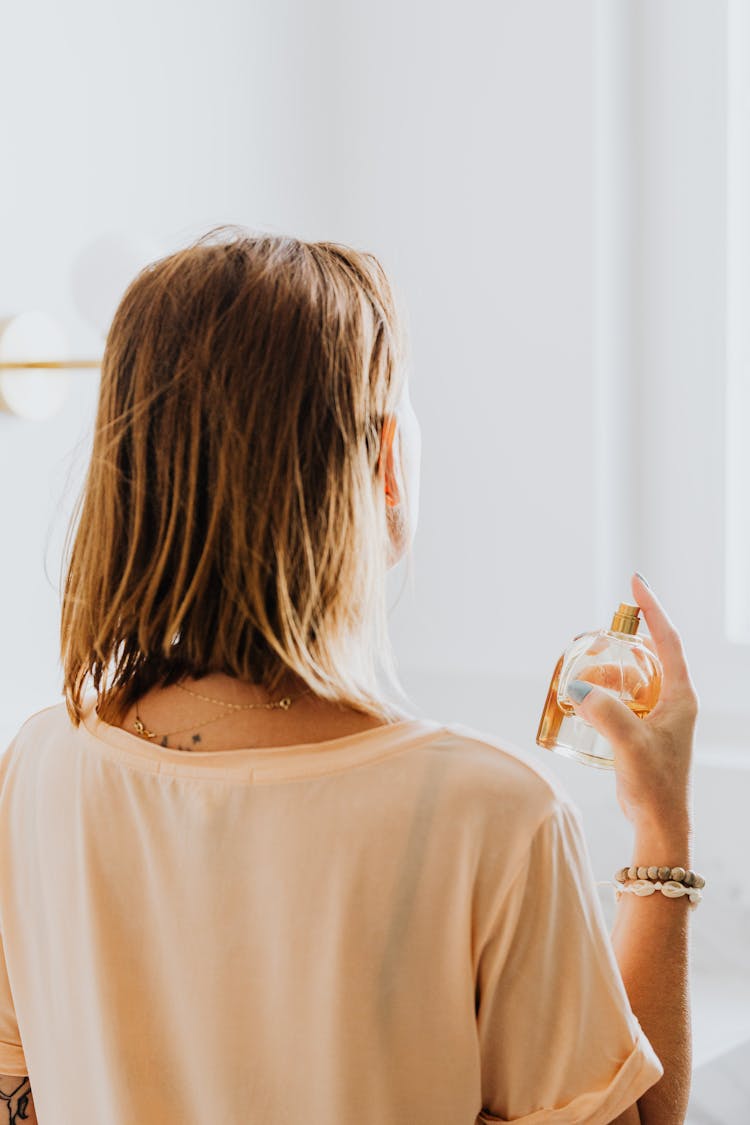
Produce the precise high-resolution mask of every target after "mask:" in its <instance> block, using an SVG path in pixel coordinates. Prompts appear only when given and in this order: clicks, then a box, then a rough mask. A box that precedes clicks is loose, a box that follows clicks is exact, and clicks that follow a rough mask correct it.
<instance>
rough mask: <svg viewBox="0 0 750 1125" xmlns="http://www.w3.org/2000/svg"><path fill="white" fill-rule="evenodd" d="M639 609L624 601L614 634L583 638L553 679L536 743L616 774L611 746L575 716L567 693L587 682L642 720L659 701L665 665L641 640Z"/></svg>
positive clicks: (569, 650)
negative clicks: (574, 685) (577, 683)
mask: <svg viewBox="0 0 750 1125" xmlns="http://www.w3.org/2000/svg"><path fill="white" fill-rule="evenodd" d="M639 613H640V609H639V607H638V606H636V605H628V604H627V603H626V602H621V603H620V606H619V608H618V610H617V612H616V613H615V615H614V616H613V618H612V625H611V627H610V628H609V629H597V630H595V631H593V632H589V633H580V634H579V635H578V636H577V637H574V638H573V641H572V643H571V645H570V647H569V648H567V649H566V650H565V652H564V653H563V654H562V656H561V657H560V659H559V660H558V662H557V664H556V666H555V670H554V672H553V674H552V681H551V683H550V686H549V691H548V692H547V699H546V701H545V704H544V710H543V711H542V718H541V721H540V723H539V730H538V731H537V734H536V741H537V743H538V745H539V746H542V747H544V749H545V750H556V751H557V752H558V753H559V754H565V755H566V757H569V758H575V759H576V761H579V762H583V763H584V764H585V765H587V766H598V767H599V768H600V769H610V770H611V769H614V768H615V755H614V751H613V749H612V746H611V744H610V743H609V742H608V741H607V740H606V739H605V738H603V737H602V736H601V735H600V734H599V732H598V731H597V730H596V729H595V728H594V727H592V726H591V724H590V723H587V722H586V720H585V719H583V718H581V716H580V715H576V713H575V711H574V710H573V704H572V702H571V700H570V697H569V696H568V694H567V688H568V684H569V683H570V681H571V680H584V681H586V682H588V683H591V684H595V685H596V686H597V687H600V688H603V689H604V690H605V691H608V692H609V693H610V694H611V695H614V696H616V697H617V698H618V699H621V700H622V701H623V703H626V704H627V706H628V707H629V708H630V709H631V711H632V712H633V714H634V715H637V716H638V718H640V719H643V718H645V716H646V715H648V713H649V712H650V711H652V710H653V708H654V707H655V706H656V703H657V701H658V699H659V692H660V691H661V680H662V666H661V662H660V660H659V658H658V657H657V656H656V654H655V653H653V652H652V651H651V649H650V648H648V647H647V646H646V645H645V644H644V643H643V640H642V638H641V637H639V636H638V625H639V624H640V619H639V616H638V615H639Z"/></svg>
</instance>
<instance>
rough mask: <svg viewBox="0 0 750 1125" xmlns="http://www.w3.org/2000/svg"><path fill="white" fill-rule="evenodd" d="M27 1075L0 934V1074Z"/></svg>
mask: <svg viewBox="0 0 750 1125" xmlns="http://www.w3.org/2000/svg"><path fill="white" fill-rule="evenodd" d="M28 1073H29V1071H28V1068H27V1066H26V1058H25V1056H24V1053H23V1047H22V1046H21V1037H20V1035H19V1033H18V1023H17V1021H16V1012H15V1008H14V1007H13V997H12V995H11V991H10V982H9V981H8V970H7V967H6V964H5V951H4V949H3V937H2V933H0V1074H8V1075H11V1076H12V1075H19V1076H22V1075H24V1074H28Z"/></svg>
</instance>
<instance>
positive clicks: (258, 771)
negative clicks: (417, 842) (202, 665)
mask: <svg viewBox="0 0 750 1125" xmlns="http://www.w3.org/2000/svg"><path fill="white" fill-rule="evenodd" d="M81 725H82V726H83V728H84V729H85V730H86V732H87V733H88V735H89V736H90V737H91V738H92V739H94V740H95V742H96V743H97V745H98V747H99V748H100V749H104V748H105V747H106V748H107V750H108V751H109V756H110V757H115V758H120V759H121V760H123V759H127V760H128V761H129V763H130V764H131V765H135V766H140V767H141V768H142V769H145V770H147V771H149V772H153V773H166V774H180V775H191V776H199V775H209V774H210V775H212V776H215V777H216V776H225V777H239V776H241V775H242V776H247V775H250V776H251V777H252V778H253V779H254V780H260V779H262V778H263V777H269V778H271V777H277V776H283V775H285V774H290V775H301V774H308V773H328V772H332V771H336V770H338V769H341V768H343V767H345V766H349V765H355V764H357V763H360V762H366V761H370V760H374V759H377V758H379V757H382V756H386V755H388V754H389V753H393V752H395V751H397V750H398V749H401V748H402V747H403V746H404V745H405V744H409V745H412V744H413V743H414V742H415V741H421V740H422V739H423V738H426V737H430V736H431V735H433V734H434V733H435V732H436V731H438V730H440V729H442V724H441V723H439V722H437V721H436V720H434V719H424V718H419V717H413V718H409V719H399V720H398V721H397V722H394V723H386V724H383V725H382V726H379V727H370V728H368V729H367V730H363V731H358V732H356V733H354V734H348V735H342V736H339V737H338V738H329V739H323V740H321V741H318V742H298V743H292V744H290V745H288V746H270V747H269V746H257V747H256V746H253V747H239V748H237V749H232V750H177V749H174V748H172V747H168V746H160V745H158V744H155V743H152V742H147V741H146V740H145V739H142V738H139V736H138V735H136V734H131V733H130V732H129V731H126V730H123V728H122V727H117V726H112V725H110V724H109V723H106V722H104V720H103V719H101V718H100V717H99V716H98V715H97V713H96V696H91V697H90V698H89V700H88V701H87V702H86V703H84V708H83V711H82V720H81Z"/></svg>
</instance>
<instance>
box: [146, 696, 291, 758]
mask: <svg viewBox="0 0 750 1125" xmlns="http://www.w3.org/2000/svg"><path fill="white" fill-rule="evenodd" d="M175 686H176V687H178V688H181V689H182V691H186V692H188V694H189V695H194V696H195V698H196V699H203V700H205V702H206V703H219V704H220V705H221V706H222V707H228V708H229V709H230V710H232V711H250V710H252V709H254V708H259V707H262V708H265V709H267V710H273V709H274V708H281V710H283V711H288V710H289V708H290V707H291V706H292V703H293V702H294V700H293V699H292V698H291V697H290V696H288V695H285V696H284V697H283V699H278V700H274V701H272V702H271V703H228V702H227V701H226V700H225V699H213V698H212V697H211V696H209V695H201V693H200V692H198V691H193V690H192V689H191V688H189V687H185V685H184V684H176V685H175ZM309 694H310V689H309V688H307V690H306V691H302V692H300V694H299V695H298V696H296V698H297V699H301V698H302V696H303V695H309ZM225 715H226V712H225V714H223V715H215V716H214V718H213V719H206V721H205V722H204V723H191V725H190V726H189V727H182V728H181V729H180V730H172V731H167V733H166V734H162V735H161V745H162V746H165V747H166V746H167V739H168V738H169V736H170V735H172V734H184V733H185V731H187V730H199V729H200V728H201V727H207V726H208V725H209V724H210V723H216V722H218V721H219V719H223V718H225ZM133 726H134V728H135V730H136V731H137V732H138V734H140V735H141V736H142V737H143V738H148V739H149V740H151V739H154V738H159V737H160V736H159V735H158V734H157V733H156V731H153V730H148V728H147V727H146V725H145V723H144V722H143V720H142V719H141V716H140V715H139V714H138V707H137V705H136V710H135V722H134V723H133ZM200 741H201V736H200V735H199V734H194V735H193V742H200ZM167 749H170V748H169V747H167ZM172 749H176V750H190V749H192V747H190V746H177V747H172Z"/></svg>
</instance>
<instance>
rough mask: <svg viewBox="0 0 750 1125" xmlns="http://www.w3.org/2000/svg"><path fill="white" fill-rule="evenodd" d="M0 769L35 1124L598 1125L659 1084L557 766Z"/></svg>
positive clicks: (16, 1056)
mask: <svg viewBox="0 0 750 1125" xmlns="http://www.w3.org/2000/svg"><path fill="white" fill-rule="evenodd" d="M86 706H87V709H86V717H85V722H84V724H82V725H81V726H79V727H78V728H75V727H74V726H73V725H72V723H71V722H70V720H69V718H68V715H67V711H66V709H65V704H64V702H63V703H58V704H56V705H54V706H51V707H47V708H45V709H44V710H42V711H39V712H37V713H36V714H35V715H33V716H31V718H29V719H27V720H26V722H25V723H24V724H23V725H22V726H21V728H20V729H19V731H18V733H17V734H16V736H15V738H14V739H13V741H12V742H11V744H10V746H9V747H8V749H7V751H6V752H5V753H4V754H3V755H2V756H0V932H1V937H2V940H1V942H0V1074H8V1075H24V1074H27V1073H28V1075H29V1078H30V1082H31V1088H32V1091H33V1095H34V1102H35V1105H36V1109H37V1114H38V1118H39V1121H40V1123H41V1125H134V1123H135V1122H137V1123H138V1125H203V1123H204V1122H208V1121H212V1122H213V1121H217V1122H218V1121H221V1122H228V1123H231V1125H241V1123H242V1125H244V1123H245V1122H263V1123H264V1125H299V1123H301V1122H303V1121H304V1123H305V1125H407V1123H408V1125H474V1123H475V1122H498V1121H499V1122H508V1121H514V1122H516V1121H523V1122H528V1123H529V1125H542V1123H543V1122H559V1123H560V1125H563V1123H566V1125H605V1123H606V1122H609V1121H611V1120H612V1118H613V1117H616V1116H617V1115H618V1113H620V1112H621V1111H622V1110H623V1109H625V1107H626V1106H628V1105H629V1104H630V1103H631V1102H633V1101H635V1100H636V1099H637V1098H638V1097H640V1095H641V1094H643V1093H644V1091H645V1090H646V1089H648V1087H649V1086H651V1085H653V1084H654V1083H655V1082H656V1081H657V1080H658V1079H659V1078H660V1077H661V1075H662V1074H663V1067H662V1065H661V1063H660V1061H659V1059H658V1058H657V1056H656V1054H655V1052H654V1050H653V1047H652V1045H651V1044H650V1042H649V1041H648V1039H647V1038H646V1036H645V1035H644V1033H643V1030H642V1029H641V1026H640V1024H639V1022H638V1020H637V1019H636V1017H635V1015H634V1013H633V1011H632V1010H631V1007H630V1004H629V1002H628V997H627V994H626V992H625V988H624V985H623V982H622V978H621V976H620V973H619V969H618V965H617V962H616V960H615V956H614V952H613V949H612V946H611V943H610V939H609V935H608V931H607V927H606V923H605V919H604V914H603V911H602V907H601V903H600V901H599V898H598V893H597V890H596V885H595V878H594V874H593V871H592V867H591V862H590V858H589V853H588V851H587V847H586V843H585V840H584V835H583V830H582V823H581V818H580V814H579V812H578V810H577V808H576V806H575V805H574V804H573V803H572V801H571V799H570V798H569V796H568V794H567V792H566V791H565V790H564V789H563V788H562V786H561V785H560V782H559V781H558V780H557V779H556V778H555V776H554V774H553V773H552V772H551V771H550V770H548V768H547V767H546V766H543V765H542V764H541V762H540V758H541V757H542V755H541V753H540V754H537V753H536V752H535V751H534V750H532V751H524V750H522V749H519V748H517V747H514V746H512V745H510V744H508V743H506V742H505V741H504V740H502V739H495V738H494V737H493V736H488V735H486V734H483V733H480V732H477V731H475V730H473V729H471V728H469V727H465V726H462V725H459V724H456V723H451V724H446V725H444V724H442V723H440V722H436V721H433V720H425V719H407V720H402V721H401V722H397V723H395V724H392V725H389V726H385V727H381V728H374V729H370V730H367V731H364V732H361V733H359V734H355V735H350V736H348V737H345V738H337V739H333V740H330V741H327V742H319V743H310V744H305V745H296V746H290V747H280V748H278V747H277V748H273V749H247V750H224V751H215V752H211V751H203V752H192V753H190V752H184V751H180V750H171V749H164V748H162V747H160V746H156V745H152V744H150V743H147V742H145V741H144V740H142V739H140V738H138V737H137V736H136V735H135V734H129V733H128V732H127V731H124V730H121V729H120V728H117V727H112V726H109V725H107V724H105V723H102V722H101V720H100V719H98V717H97V716H96V713H95V711H94V697H93V696H91V697H89V699H88V701H87V705H86Z"/></svg>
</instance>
